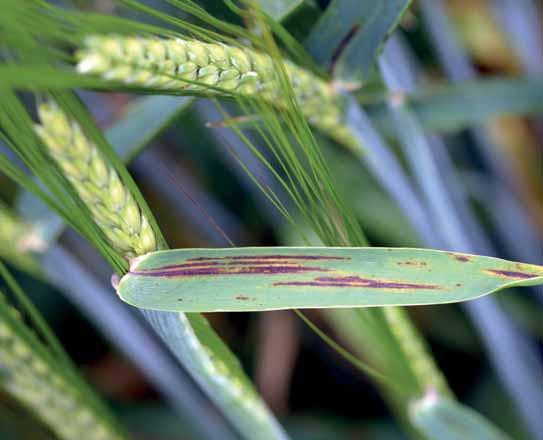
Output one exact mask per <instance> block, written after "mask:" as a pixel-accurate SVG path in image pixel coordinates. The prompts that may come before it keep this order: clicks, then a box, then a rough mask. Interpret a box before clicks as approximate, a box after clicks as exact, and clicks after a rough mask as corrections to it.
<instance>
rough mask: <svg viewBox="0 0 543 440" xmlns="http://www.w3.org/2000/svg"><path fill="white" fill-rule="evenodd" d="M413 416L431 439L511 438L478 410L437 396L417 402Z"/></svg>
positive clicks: (486, 439)
mask: <svg viewBox="0 0 543 440" xmlns="http://www.w3.org/2000/svg"><path fill="white" fill-rule="evenodd" d="M410 418H411V421H412V422H413V424H414V425H415V426H416V427H417V428H419V429H420V431H421V432H422V433H424V435H425V438H428V439H429V440H461V439H481V440H483V439H484V440H508V439H509V440H510V437H509V436H508V435H506V434H505V433H503V432H502V431H500V430H499V429H498V428H497V427H496V426H494V425H493V424H492V423H490V422H489V421H488V420H486V419H485V418H484V417H483V416H481V415H480V414H479V413H477V412H476V411H473V410H472V409H470V408H468V407H466V406H464V405H462V404H460V403H458V402H454V401H452V400H449V399H444V398H441V397H438V396H437V395H428V396H426V397H425V398H424V399H423V400H422V401H420V402H417V403H416V404H414V405H413V408H412V411H411V415H410Z"/></svg>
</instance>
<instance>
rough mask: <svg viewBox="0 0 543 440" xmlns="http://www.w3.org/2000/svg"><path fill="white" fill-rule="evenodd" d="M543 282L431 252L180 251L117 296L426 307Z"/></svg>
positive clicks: (131, 277) (149, 302) (525, 269)
mask: <svg viewBox="0 0 543 440" xmlns="http://www.w3.org/2000/svg"><path fill="white" fill-rule="evenodd" d="M536 284H543V267H541V266H535V265H529V264H520V263H513V262H509V261H505V260H500V259H497V258H491V257H482V256H475V255H467V254H457V253H451V252H443V251H434V250H427V249H402V248H334V247H329V248H318V247H306V248H304V247H301V248H296V247H292V248H289V247H274V248H265V247H259V248H231V249H178V250H171V251H161V252H153V253H150V254H147V255H144V256H142V257H139V258H136V259H135V260H133V261H132V264H131V268H130V271H129V272H128V273H127V274H126V275H125V276H124V277H123V278H122V279H121V281H120V283H119V286H118V290H117V293H118V294H119V296H120V297H121V299H123V300H124V301H126V302H127V303H129V304H132V305H133V306H136V307H140V308H144V309H153V310H169V311H183V312H212V311H263V310H274V309H290V308H324V307H366V306H391V305H423V304H439V303H450V302H457V301H466V300H470V299H475V298H478V297H480V296H483V295H487V294H489V293H492V292H496V291H497V290H500V289H503V288H506V287H510V286H527V285H536Z"/></svg>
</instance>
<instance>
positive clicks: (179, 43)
mask: <svg viewBox="0 0 543 440" xmlns="http://www.w3.org/2000/svg"><path fill="white" fill-rule="evenodd" d="M77 58H78V59H79V62H78V65H77V70H78V71H79V72H80V73H82V74H97V75H100V76H102V77H103V78H104V79H108V80H115V81H120V82H124V83H126V84H130V85H136V86H141V87H146V88H151V89H156V90H171V91H178V92H181V93H183V92H200V93H211V94H220V93H221V91H219V90H217V89H221V90H222V91H223V94H230V95H234V96H243V97H253V98H260V99H264V100H265V101H267V102H268V103H270V104H272V105H275V106H277V107H282V108H285V107H286V102H285V101H284V99H283V97H282V89H281V85H280V82H279V81H278V80H277V77H276V75H275V68H274V62H273V59H272V58H271V57H270V56H269V55H267V54H264V53H261V52H258V51H255V50H253V49H250V48H241V47H234V46H228V45H226V44H214V43H204V42H201V41H197V40H184V39H180V38H175V39H161V38H138V37H126V36H122V35H106V36H91V37H88V38H87V39H86V40H85V42H84V44H83V47H82V48H81V50H79V51H78V53H77ZM284 66H285V69H286V73H287V75H288V77H289V78H290V81H291V83H292V88H293V91H294V95H295V96H296V99H297V100H298V103H299V104H300V108H301V110H302V112H303V114H304V116H305V117H306V118H307V120H308V121H309V122H310V123H311V124H312V125H314V126H315V127H316V128H318V129H319V130H321V131H322V132H324V133H325V134H327V135H328V136H330V137H331V138H333V139H335V140H337V141H338V142H340V143H342V144H344V145H346V146H347V147H350V148H356V146H357V145H358V141H357V140H355V138H354V136H353V135H352V133H351V132H350V129H349V128H348V127H347V126H346V125H345V124H344V123H343V106H344V103H343V98H342V96H341V95H339V94H338V93H337V91H336V90H335V88H334V87H333V86H332V85H331V84H330V83H328V82H326V81H323V80H322V79H321V78H319V77H318V76H316V75H314V74H313V73H312V72H309V71H307V70H305V69H303V68H301V67H299V66H297V65H296V64H294V63H293V62H291V61H289V60H286V61H285V62H284ZM187 81H190V82H187ZM208 86H213V87H215V88H217V89H210V88H209V87H208Z"/></svg>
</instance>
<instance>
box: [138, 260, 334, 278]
mask: <svg viewBox="0 0 543 440" xmlns="http://www.w3.org/2000/svg"><path fill="white" fill-rule="evenodd" d="M329 271H330V269H326V268H322V267H307V266H300V265H297V264H290V263H287V264H275V265H274V264H269V265H267V266H258V265H257V266H251V265H248V266H241V267H238V266H235V267H217V266H203V265H201V266H200V267H196V268H193V267H188V268H187V267H179V268H174V267H171V268H169V269H166V270H164V269H163V268H158V269H147V270H142V271H131V272H130V274H132V275H138V276H148V277H164V278H183V277H199V276H221V275H284V274H290V273H303V272H329Z"/></svg>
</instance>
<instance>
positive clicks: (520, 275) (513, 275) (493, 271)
mask: <svg viewBox="0 0 543 440" xmlns="http://www.w3.org/2000/svg"><path fill="white" fill-rule="evenodd" d="M486 272H488V273H491V274H492V275H497V276H501V277H507V278H519V279H528V278H534V277H537V276H538V275H536V274H531V273H526V272H513V271H510V270H497V269H489V270H487V271H486Z"/></svg>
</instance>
